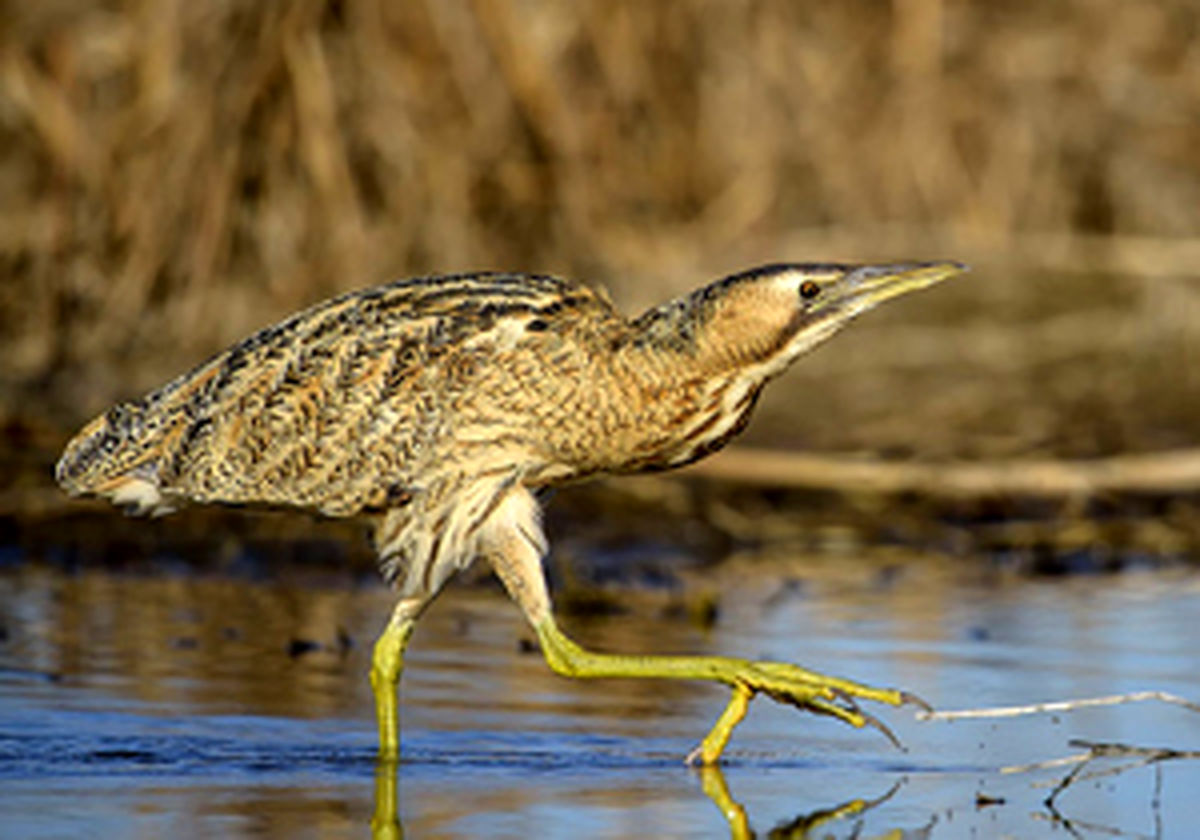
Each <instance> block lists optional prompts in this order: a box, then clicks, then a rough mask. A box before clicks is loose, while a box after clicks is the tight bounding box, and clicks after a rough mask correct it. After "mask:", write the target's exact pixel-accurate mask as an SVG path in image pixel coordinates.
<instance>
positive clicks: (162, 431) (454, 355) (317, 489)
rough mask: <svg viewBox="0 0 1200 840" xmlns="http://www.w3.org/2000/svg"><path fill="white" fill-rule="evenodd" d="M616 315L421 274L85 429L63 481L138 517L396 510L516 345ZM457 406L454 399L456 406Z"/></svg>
mask: <svg viewBox="0 0 1200 840" xmlns="http://www.w3.org/2000/svg"><path fill="white" fill-rule="evenodd" d="M581 312H583V313H586V312H592V313H593V314H595V315H600V316H602V317H612V318H616V317H617V316H616V313H615V311H614V310H612V307H611V304H610V303H609V302H608V300H607V299H606V298H605V297H604V296H603V295H601V294H599V293H597V292H595V291H593V290H591V289H589V288H588V287H586V286H582V285H579V284H575V283H571V282H569V281H565V280H560V279H557V278H552V277H541V276H530V275H511V274H494V273H487V274H472V275H459V276H451V277H434V278H417V279H410V280H402V281H399V282H396V283H392V284H388V285H385V286H379V287H375V288H372V289H367V290H365V291H360V292H354V293H351V294H347V295H344V296H342V297H339V298H335V299H333V300H330V301H327V302H325V303H323V304H319V305H317V306H315V307H313V308H311V309H308V310H305V311H303V312H300V313H298V314H296V315H294V316H292V317H290V318H288V319H286V320H284V321H282V322H280V323H279V324H276V325H274V326H271V327H268V328H266V329H264V330H261V331H260V332H258V333H256V334H255V335H253V336H251V337H249V338H247V339H246V340H244V341H242V342H241V343H239V344H237V345H235V346H233V347H231V348H230V349H229V350H227V351H225V352H224V353H221V354H220V355H218V356H216V357H215V358H213V359H211V360H210V361H208V362H206V363H205V364H203V365H201V366H200V367H198V368H196V369H195V370H193V371H192V372H190V373H188V374H185V375H184V376H181V377H179V378H178V379H176V380H174V381H172V382H170V383H168V384H167V385H165V386H163V387H162V388H160V389H159V390H157V391H155V392H153V393H151V394H149V395H147V396H146V397H144V398H142V399H140V400H134V401H131V402H128V403H124V404H122V405H119V406H117V407H115V408H114V409H112V410H110V411H109V412H107V413H106V414H104V415H102V416H101V417H98V418H96V420H94V421H93V422H92V423H91V424H89V425H88V426H87V427H86V428H85V429H84V430H83V431H82V432H81V433H80V434H79V435H78V436H77V437H76V438H75V439H74V440H73V441H72V442H71V443H70V444H69V445H68V447H67V449H66V451H65V452H64V454H63V456H62V459H61V460H60V461H59V465H58V470H57V475H58V479H59V482H60V483H61V484H63V485H64V486H65V487H66V488H67V489H69V490H71V491H73V492H76V493H93V494H97V495H102V496H106V497H109V498H111V499H113V500H114V501H116V502H118V503H122V502H124V503H128V504H130V505H131V506H133V507H135V508H141V509H149V510H153V509H156V508H159V509H161V508H169V507H171V506H173V505H174V504H176V503H178V502H181V501H185V500H192V501H205V502H228V503H247V504H248V503H261V504H272V505H287V506H297V507H305V508H311V509H316V510H319V511H321V512H323V513H326V514H330V515H339V516H340V515H350V514H355V513H358V512H362V511H370V510H375V509H383V508H387V507H394V506H398V505H401V504H403V503H404V502H405V501H406V500H407V499H408V498H409V497H410V496H411V494H412V493H414V492H416V491H418V490H419V488H420V485H421V483H422V475H423V473H425V472H427V470H428V469H429V468H430V467H431V465H432V464H434V463H435V462H436V461H437V460H438V459H439V458H440V457H443V456H444V455H445V454H446V453H445V452H444V448H445V447H446V446H447V444H451V445H452V443H453V433H454V428H453V427H454V425H455V420H456V418H455V416H454V406H455V404H456V400H455V399H451V398H450V397H451V396H453V395H454V394H456V393H457V392H458V391H461V389H462V388H464V387H469V382H468V380H470V378H471V372H472V370H474V369H477V368H479V367H481V366H482V367H486V366H487V365H488V364H489V361H490V359H491V357H492V356H495V355H497V354H500V353H510V352H511V351H512V350H513V347H514V341H515V340H516V339H515V338H514V337H515V336H519V338H520V340H522V341H524V340H526V339H527V338H528V337H530V336H532V337H535V338H536V337H537V336H538V335H539V334H542V333H546V332H548V331H549V328H550V327H552V326H553V324H554V323H555V321H556V319H560V318H562V317H563V316H564V313H571V314H572V315H573V316H578V315H579V314H580V313H581ZM458 402H461V399H459V400H458Z"/></svg>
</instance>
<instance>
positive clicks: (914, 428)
mask: <svg viewBox="0 0 1200 840" xmlns="http://www.w3.org/2000/svg"><path fill="white" fill-rule="evenodd" d="M0 9H2V11H3V19H4V26H3V27H0V196H2V197H0V272H2V274H3V281H2V284H0V352H2V353H3V356H4V359H5V363H4V365H3V368H2V369H0V387H2V388H3V391H2V392H0V417H2V416H12V415H14V414H23V415H29V414H36V413H39V412H44V411H52V412H54V413H56V414H57V415H58V416H61V417H62V418H63V421H62V422H72V423H73V422H75V421H77V420H80V419H83V417H84V416H85V415H87V414H88V413H90V412H92V411H95V410H99V409H101V408H102V407H103V406H104V405H105V404H107V403H108V402H109V401H111V400H112V399H114V398H116V397H118V396H122V395H130V394H132V393H136V392H137V391H139V390H141V389H143V388H146V387H149V386H152V385H154V384H156V383H157V382H158V381H160V380H161V379H163V378H165V377H166V376H169V375H171V374H172V373H175V372H178V371H179V370H181V369H183V368H185V367H187V366H189V365H191V364H194V363H195V362H197V361H199V360H200V359H201V358H203V357H204V356H205V355H207V354H209V353H211V352H214V351H216V350H218V349H219V348H221V347H222V346H224V345H225V344H227V343H229V342H231V341H233V340H236V339H237V338H239V337H240V336H242V335H244V334H246V333H247V332H249V331H251V330H252V329H254V328H256V327H258V326H261V325H263V324H265V323H268V322H270V321H271V320H274V319H276V318H278V317H281V316H282V315H284V314H286V313H287V312H289V311H291V310H293V309H296V308H298V307H300V306H302V305H305V304H307V303H309V302H312V301H315V300H317V299H319V298H321V297H324V296H327V295H330V294H333V293H335V292H338V291H342V290H345V289H348V288H352V287H357V286H363V285H368V284H370V283H374V282H379V281H382V280H385V279H389V278H392V277H395V276H399V275H404V274H409V273H416V272H433V271H451V270H463V269H472V268H511V269H525V270H549V271H556V272H563V273H570V274H575V275H580V276H583V277H587V278H590V279H593V280H594V281H596V282H600V283H605V284H607V285H609V286H610V287H611V288H612V289H613V290H614V292H615V294H616V295H617V297H618V298H619V299H621V300H622V301H623V302H625V303H626V304H627V305H629V306H631V307H636V306H640V305H644V304H647V303H649V302H651V301H653V300H655V299H657V298H660V297H662V296H664V295H666V294H669V293H674V292H677V291H679V290H682V289H684V288H686V287H688V286H691V285H694V284H696V283H698V282H700V281H702V280H705V279H708V278H709V277H711V276H715V275H717V274H719V273H722V272H724V271H726V270H729V269H733V268H736V267H740V266H742V265H744V264H747V263H752V262H757V261H766V260H774V259H806V258H822V259H824V258H902V257H958V258H963V259H967V260H971V261H974V262H976V263H977V264H979V268H980V271H979V272H977V274H976V276H975V277H974V278H970V279H968V280H966V281H964V283H963V284H962V287H961V288H962V289H965V291H957V292H950V291H949V290H947V294H945V295H944V296H942V297H941V298H939V299H938V300H937V301H934V300H933V299H932V296H930V298H931V299H930V302H929V303H928V304H925V305H917V304H912V305H907V308H906V309H905V311H904V314H903V315H899V316H897V318H899V319H900V320H902V321H903V322H905V323H915V324H916V325H917V326H916V327H915V328H910V329H902V328H899V327H896V326H890V325H894V324H897V323H899V322H898V321H897V320H892V319H890V318H881V320H880V322H879V323H880V324H881V326H879V328H878V329H873V331H872V333H871V335H872V336H873V338H865V337H864V338H863V339H862V340H861V341H862V343H861V344H859V345H858V346H859V347H861V348H862V350H861V351H858V352H859V354H858V355H855V352H856V351H854V350H850V351H847V352H849V353H850V355H849V356H845V355H843V354H840V353H839V354H833V353H830V352H829V351H825V352H823V353H822V354H821V355H820V356H819V360H816V359H815V360H814V362H813V364H814V367H813V368H812V371H813V372H812V373H811V374H808V376H810V377H811V378H808V379H801V380H799V382H800V384H799V385H798V386H797V388H799V389H803V388H805V387H809V388H821V389H822V393H826V392H827V389H828V388H829V387H834V386H836V387H837V389H838V390H836V391H835V392H834V393H833V395H832V396H830V397H829V398H828V399H824V400H823V401H822V402H821V410H820V411H819V412H814V411H812V410H811V405H812V403H811V402H806V406H808V407H809V408H808V410H806V411H805V412H804V413H802V414H800V415H797V414H796V413H795V412H794V411H792V412H791V413H789V412H788V411H787V410H786V409H787V407H788V406H789V405H791V404H792V403H794V401H795V397H796V394H797V393H798V391H797V390H796V389H793V390H792V392H791V394H790V396H787V395H784V396H780V397H779V398H778V400H779V402H778V403H777V406H778V408H777V409H775V411H776V414H775V418H776V419H775V420H771V419H770V418H769V417H768V419H767V420H765V421H764V423H763V425H762V429H763V430H765V431H764V432H763V433H764V434H768V433H769V434H772V435H773V436H774V437H776V438H779V439H782V440H783V441H784V442H797V443H804V444H810V445H812V444H815V445H820V446H835V447H837V446H841V447H857V446H863V445H868V444H869V445H871V446H874V447H879V446H885V447H886V446H900V445H910V446H915V447H917V448H928V449H929V450H930V451H934V452H941V451H943V450H945V451H951V452H956V453H959V454H967V455H971V454H978V453H982V454H990V453H996V452H999V453H1012V452H1015V451H1026V450H1046V449H1049V450H1053V451H1060V452H1067V453H1068V454H1071V453H1074V452H1075V451H1076V450H1078V452H1079V453H1082V454H1087V453H1091V452H1098V451H1105V450H1113V449H1122V448H1126V447H1129V446H1142V447H1154V446H1156V445H1163V444H1167V445H1174V444H1177V443H1181V442H1187V441H1186V440H1185V438H1186V437H1187V432H1186V430H1187V429H1190V428H1194V427H1195V423H1194V422H1193V421H1194V420H1195V419H1196V418H1195V417H1194V415H1196V414H1200V409H1198V408H1197V407H1195V406H1194V404H1195V403H1197V400H1196V399H1195V398H1194V397H1188V396H1186V395H1188V394H1195V393H1196V388H1197V386H1198V385H1200V382H1197V376H1198V375H1200V374H1191V373H1187V372H1186V370H1185V360H1186V359H1187V357H1188V354H1189V353H1191V352H1194V350H1195V349H1196V330H1197V329H1198V327H1196V326H1193V325H1196V324H1200V318H1196V317H1192V316H1194V315H1196V314H1197V313H1198V310H1200V304H1197V302H1196V289H1195V287H1194V285H1189V284H1188V283H1185V282H1183V281H1181V280H1180V278H1179V276H1178V275H1184V274H1191V273H1193V272H1194V267H1195V266H1196V265H1198V264H1200V244H1198V242H1200V240H1198V239H1197V235H1198V232H1200V224H1198V222H1200V49H1197V47H1196V46H1195V45H1196V43H1197V34H1198V32H1200V13H1198V12H1197V11H1196V7H1195V5H1194V4H1193V3H1191V2H1188V0H1167V2H1162V3H1156V4H1148V3H1124V2H1120V0H1100V1H1099V2H1091V1H1090V0H1088V2H1085V0H1074V1H1073V2H1064V3H1054V4H1045V3H1033V2H1022V3H1016V4H1012V3H1006V4H991V3H967V2H944V0H895V2H893V3H891V4H882V3H878V2H867V0H857V1H856V2H845V1H844V0H822V2H811V3H795V2H789V1H788V0H763V1H762V2H747V3H725V2H716V0H711V1H710V2H682V0H668V2H653V3H647V2H643V1H642V0H587V1H586V2H575V3H551V2H540V1H537V0H535V1H533V2H516V0H510V2H501V0H413V2H392V0H344V1H343V2H324V3H319V2H309V1H308V0H293V1H292V2H283V0H278V1H276V0H272V2H260V0H206V2H202V3H189V2H184V1H183V0H110V2H98V0H90V1H89V0H46V1H45V2H38V3H27V2H25V3H23V2H16V0H9V2H7V3H3V4H0ZM1036 269H1052V270H1053V271H1055V272H1058V273H1057V274H1055V275H1053V276H1048V275H1037V274H1031V272H1033V271H1034V270H1036ZM1069 270H1083V271H1088V272H1096V271H1101V270H1111V271H1116V272H1120V273H1121V274H1122V275H1124V276H1123V277H1095V276H1093V275H1091V274H1080V275H1077V276H1075V277H1074V278H1072V277H1067V278H1066V279H1065V280H1064V279H1061V278H1062V272H1067V271H1069ZM968 283H973V284H974V285H968ZM1189 313H1190V314H1189ZM863 329H864V330H865V329H866V328H865V327H864V328H863ZM1096 353H1098V354H1099V355H1094V354H1096ZM1105 353H1108V354H1109V356H1105V355H1104V354H1105ZM1131 353H1132V354H1133V358H1132V359H1131V358H1130V356H1129V354H1131ZM864 354H867V355H870V357H871V358H866V355H864ZM880 355H883V356H886V359H885V360H884V361H885V364H884V365H883V367H882V368H881V369H880V370H881V372H880V373H878V374H875V375H874V376H875V378H862V377H863V376H867V374H865V373H862V372H863V371H868V370H870V369H872V368H873V365H874V363H875V362H876V361H877V360H878V357H879V356H880ZM1097 366H1100V367H1102V368H1104V369H1105V370H1107V371H1108V373H1107V374H1105V376H1104V378H1103V381H1098V380H1095V379H1094V378H1093V377H1094V371H1095V370H1096V368H1097ZM942 372H951V373H952V375H953V376H956V377H957V378H956V379H953V378H952V379H950V380H946V379H941V378H938V377H939V376H940V374H941V373H942ZM860 373H861V375H860ZM879 377H884V378H879ZM887 377H890V378H887ZM930 377H932V379H930ZM1181 377H1182V378H1181ZM848 379H852V381H850V382H849V384H847V380H848ZM925 379H929V382H932V383H934V384H929V382H925ZM985 383H986V384H985ZM959 385H961V386H962V387H961V389H960V388H959V387H958V386H959ZM1189 388H1190V390H1189ZM1164 389H1170V390H1171V392H1172V393H1171V394H1169V395H1168V394H1165V393H1164ZM898 390H899V391H900V392H901V393H900V395H901V396H902V397H903V399H904V401H905V415H906V417H908V418H909V419H908V420H907V421H905V422H904V423H901V425H899V426H897V425H895V424H894V423H893V419H892V418H891V415H892V414H894V413H895V406H896V405H897V401H896V397H897V391H898ZM1180 394H1183V395H1184V396H1179V395H1180ZM785 403H786V404H785ZM1006 407H1007V408H1008V409H1009V410H1010V411H1012V415H1011V416H1006V415H1005V413H1004V411H1005V408H1006ZM772 410H773V409H771V408H770V406H768V410H767V412H766V413H767V414H768V415H770V414H771V412H772ZM1096 412H1099V414H1100V416H1101V417H1102V419H1101V420H1096V419H1095V418H1094V417H1093V415H1094V414H1096ZM1075 415H1078V416H1075ZM1064 416H1067V420H1065V421H1064V420H1061V418H1062V417H1064ZM850 417H854V418H855V422H856V424H857V425H851V424H848V423H847V420H848V418H850ZM1064 423H1066V424H1067V425H1065V426H1064V425H1063V424H1064ZM1071 423H1080V424H1082V426H1083V427H1084V429H1085V438H1086V441H1085V444H1084V445H1078V444H1079V439H1078V438H1077V437H1076V433H1075V432H1074V431H1073V430H1074V429H1075V428H1076V426H1073V425H1070V424H1071ZM1097 423H1099V424H1100V425H1102V426H1103V428H1099V427H1098V426H1097V425H1096V424H1097ZM847 429H852V430H853V431H850V432H848V431H847ZM771 430H774V431H771ZM1065 430H1066V431H1065ZM947 441H952V442H950V443H948V442H947ZM963 441H971V442H970V443H963ZM1072 442H1074V443H1075V444H1077V445H1075V446H1074V447H1072V445H1071V443H1072ZM926 444H928V447H926Z"/></svg>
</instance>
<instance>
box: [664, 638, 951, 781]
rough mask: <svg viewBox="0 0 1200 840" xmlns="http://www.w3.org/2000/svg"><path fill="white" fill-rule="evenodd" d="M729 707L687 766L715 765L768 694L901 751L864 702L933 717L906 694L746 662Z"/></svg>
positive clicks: (796, 669)
mask: <svg viewBox="0 0 1200 840" xmlns="http://www.w3.org/2000/svg"><path fill="white" fill-rule="evenodd" d="M726 681H727V682H729V683H730V684H731V685H732V686H733V696H732V697H731V698H730V700H729V705H728V706H726V708H725V711H724V712H723V713H722V715H721V717H720V718H719V719H718V720H717V722H716V724H715V725H714V726H713V728H712V731H710V732H709V733H708V735H707V736H705V738H704V740H703V741H701V742H700V744H699V745H698V746H697V747H696V748H695V749H694V750H692V751H691V752H690V753H689V754H688V756H687V758H686V759H685V760H686V762H687V763H688V764H714V763H716V762H717V761H718V760H719V759H720V757H721V752H722V751H723V750H724V749H725V745H726V743H728V741H729V737H730V735H732V734H733V728H734V727H735V726H737V724H738V723H739V722H740V721H741V719H742V718H743V717H744V716H745V714H746V708H747V707H748V706H749V704H750V701H751V700H752V699H753V698H754V695H756V694H760V693H761V694H765V695H767V696H768V697H770V698H771V699H772V700H774V701H775V702H777V703H785V704H787V705H789V706H795V707H796V708H798V709H804V710H805V711H809V712H813V713H814V714H819V715H828V716H829V717H833V718H837V719H838V720H840V721H843V722H844V723H848V724H850V725H851V726H854V727H856V728H862V727H864V726H872V727H874V728H876V729H878V730H879V731H880V732H882V733H883V734H884V735H885V736H887V738H888V740H890V741H891V742H892V743H893V744H894V745H895V746H896V747H897V748H898V749H903V748H904V747H903V745H902V744H901V743H900V741H899V739H898V738H896V736H895V734H894V733H893V732H892V730H891V729H889V728H888V727H887V726H886V725H885V724H884V723H883V722H882V721H880V720H879V719H878V718H876V717H875V716H874V715H871V714H869V713H867V712H865V711H863V710H862V709H861V708H860V707H859V705H858V701H860V700H869V701H872V702H876V703H884V704H886V705H889V706H903V705H906V704H913V705H916V706H919V707H921V708H922V709H924V710H927V711H931V710H932V708H931V707H930V705H929V704H928V703H926V702H925V701H924V700H922V699H921V698H920V697H917V696H916V695H915V694H910V693H909V692H907V691H898V690H896V689H891V688H874V687H872V686H869V685H863V684H861V683H856V682H851V681H850V680H843V679H838V678H836V677H827V676H825V675H823V674H818V673H816V672H814V671H809V670H807V669H805V668H801V667H800V666H798V665H791V664H789V663H786V662H747V663H745V665H744V667H741V668H739V669H737V673H736V674H734V675H732V679H728V680H726Z"/></svg>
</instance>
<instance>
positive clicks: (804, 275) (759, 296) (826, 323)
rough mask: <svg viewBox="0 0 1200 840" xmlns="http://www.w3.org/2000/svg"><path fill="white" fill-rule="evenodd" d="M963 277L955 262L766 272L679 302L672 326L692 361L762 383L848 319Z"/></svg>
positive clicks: (772, 269)
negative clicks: (753, 375) (750, 372)
mask: <svg viewBox="0 0 1200 840" xmlns="http://www.w3.org/2000/svg"><path fill="white" fill-rule="evenodd" d="M966 270H967V267H966V266H964V265H962V264H961V263H957V262H923V263H896V264H890V265H842V264H825V263H807V264H805V263H799V264H781V265H768V266H763V267H761V268H755V269H751V270H750V271H746V272H742V273H741V274H735V275H733V276H731V277H726V278H725V279H723V280H718V281H717V282H715V283H713V284H711V285H709V286H706V287H705V288H703V289H700V290H699V291H697V292H695V293H694V294H692V295H691V296H690V297H689V298H686V299H684V300H683V301H679V302H678V304H677V305H676V308H677V314H678V316H682V317H679V318H678V319H677V323H676V326H677V327H680V328H682V329H683V331H684V332H685V333H690V334H688V335H687V338H688V340H689V343H690V344H691V346H692V349H693V352H695V353H697V354H698V355H702V356H704V357H707V358H708V360H709V361H710V362H712V363H714V364H717V365H720V366H723V367H724V366H726V365H729V366H732V367H735V368H744V369H745V368H757V369H758V371H757V372H758V373H759V374H760V375H762V377H763V378H764V379H766V378H769V377H771V376H773V375H775V374H777V373H779V372H781V371H782V370H783V369H784V368H786V367H787V366H788V365H789V364H790V363H791V362H792V361H794V360H795V359H796V358H797V357H798V356H800V355H801V354H803V353H805V352H806V351H808V350H810V349H812V348H813V347H815V346H816V345H818V344H820V343H821V342H822V341H824V340H826V339H827V338H829V337H830V336H832V335H833V334H834V333H836V332H837V331H838V330H839V329H841V328H842V327H843V326H845V325H846V324H847V323H849V322H850V321H851V320H852V319H853V318H854V317H855V316H856V315H859V314H860V313H862V312H866V311H867V310H868V309H871V308H872V307H875V306H878V305H879V304H881V303H883V302H884V301H886V300H891V299H892V298H895V297H899V296H900V295H903V294H907V293H908V292H913V291H916V290H918V289H923V288H925V287H927V286H932V285H933V284H935V283H939V282H941V281H942V280H945V279H946V278H948V277H952V276H954V275H955V274H959V273H961V272H963V271H966ZM649 314H650V313H647V315H649ZM643 317H645V316H643ZM673 320H674V319H673ZM661 326H666V325H665V324H664V325H661Z"/></svg>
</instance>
